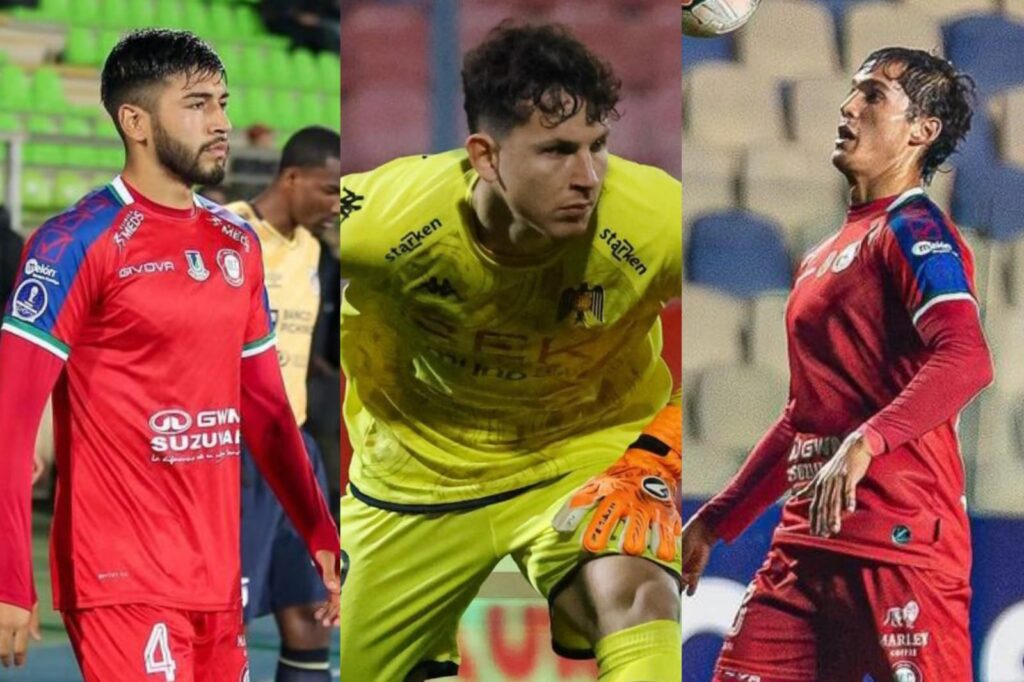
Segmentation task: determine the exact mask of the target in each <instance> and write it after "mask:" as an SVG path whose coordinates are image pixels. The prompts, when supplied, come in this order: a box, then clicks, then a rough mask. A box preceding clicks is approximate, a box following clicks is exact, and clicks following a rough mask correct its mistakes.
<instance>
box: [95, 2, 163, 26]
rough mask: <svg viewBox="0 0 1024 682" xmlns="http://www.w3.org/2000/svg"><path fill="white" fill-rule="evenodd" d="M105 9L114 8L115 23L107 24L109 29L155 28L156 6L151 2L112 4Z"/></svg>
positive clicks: (156, 23) (156, 22)
mask: <svg viewBox="0 0 1024 682" xmlns="http://www.w3.org/2000/svg"><path fill="white" fill-rule="evenodd" d="M107 7H108V8H110V7H113V8H116V9H115V10H114V11H115V12H117V14H116V15H115V16H116V21H111V22H108V24H107V25H108V27H109V28H122V29H133V28H142V27H143V26H157V25H159V24H158V21H157V12H156V6H155V5H154V4H153V3H152V2H124V3H122V2H113V3H107Z"/></svg>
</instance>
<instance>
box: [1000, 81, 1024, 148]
mask: <svg viewBox="0 0 1024 682" xmlns="http://www.w3.org/2000/svg"><path fill="white" fill-rule="evenodd" d="M1003 103H1004V104H1003V120H1002V125H1001V126H1000V138H1001V144H1000V148H1001V151H1002V157H1003V160H1004V161H1006V162H1007V163H1011V164H1013V165H1015V166H1020V167H1021V168H1024V86H1020V87H1016V88H1013V89H1011V90H1008V91H1007V92H1006V93H1005V95H1004V100H1003Z"/></svg>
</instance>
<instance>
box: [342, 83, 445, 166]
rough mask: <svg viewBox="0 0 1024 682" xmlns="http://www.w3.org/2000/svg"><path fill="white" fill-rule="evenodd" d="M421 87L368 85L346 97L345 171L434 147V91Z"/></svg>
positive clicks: (344, 128)
mask: <svg viewBox="0 0 1024 682" xmlns="http://www.w3.org/2000/svg"><path fill="white" fill-rule="evenodd" d="M423 85H424V84H423V83H421V84H420V86H421V88H422V86H423ZM421 88H414V89H408V88H395V87H386V88H385V87H378V88H368V89H366V90H354V91H352V92H351V94H349V95H347V96H346V97H345V106H344V109H343V111H342V119H343V121H344V123H343V125H342V126H341V148H342V151H343V154H342V160H341V161H342V165H343V167H344V168H343V172H346V171H359V170H369V169H370V168H374V167H376V166H379V165H380V164H381V163H384V162H385V161H390V160H391V159H394V158H396V157H398V156H405V155H410V154H420V153H423V152H427V151H429V150H430V122H431V118H432V117H431V111H430V95H429V92H428V91H427V90H425V89H421ZM399 103H401V104H400V106H399V105H398V104H399Z"/></svg>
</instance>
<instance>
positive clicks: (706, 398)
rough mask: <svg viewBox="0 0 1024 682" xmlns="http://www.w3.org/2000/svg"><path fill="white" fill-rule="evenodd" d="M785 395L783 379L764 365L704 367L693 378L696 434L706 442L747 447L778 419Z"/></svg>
mask: <svg viewBox="0 0 1024 682" xmlns="http://www.w3.org/2000/svg"><path fill="white" fill-rule="evenodd" d="M787 394H788V389H787V386H786V381H785V380H784V379H783V378H782V377H780V376H778V375H777V374H775V373H774V372H772V371H771V370H769V369H766V368H764V367H761V366H757V365H753V366H749V365H715V366H712V367H707V368H705V369H704V370H703V371H702V372H701V373H700V376H699V378H698V380H697V391H696V402H695V404H694V405H695V416H696V422H695V428H696V432H697V436H698V437H699V438H700V440H701V441H703V442H706V443H714V444H715V445H719V446H723V447H726V448H734V449H749V448H751V447H752V446H753V445H754V444H755V443H756V442H757V441H758V439H760V438H761V436H762V435H764V432H765V431H766V430H767V429H768V427H769V426H771V425H772V423H773V422H774V421H775V420H776V419H778V418H779V414H780V413H781V412H782V408H783V407H784V406H785V404H786V400H787Z"/></svg>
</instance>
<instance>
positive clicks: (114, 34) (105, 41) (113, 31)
mask: <svg viewBox="0 0 1024 682" xmlns="http://www.w3.org/2000/svg"><path fill="white" fill-rule="evenodd" d="M119 42H121V29H117V28H108V29H104V30H102V31H100V38H99V42H98V43H97V47H98V49H99V55H98V57H99V59H98V61H97V65H100V64H103V62H104V61H106V59H107V55H108V54H110V51H111V50H113V49H114V46H115V45H117V44H118V43H119Z"/></svg>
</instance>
